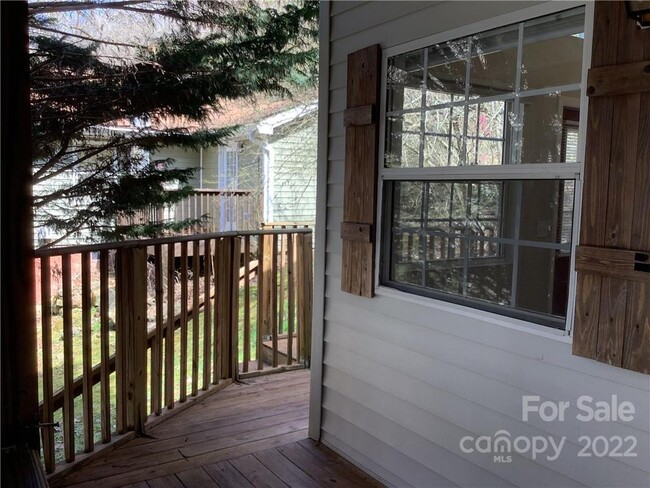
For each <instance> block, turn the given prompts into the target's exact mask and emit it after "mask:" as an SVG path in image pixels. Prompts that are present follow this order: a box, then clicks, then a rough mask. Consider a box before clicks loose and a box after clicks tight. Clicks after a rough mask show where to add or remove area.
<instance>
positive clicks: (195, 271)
mask: <svg viewBox="0 0 650 488" xmlns="http://www.w3.org/2000/svg"><path fill="white" fill-rule="evenodd" d="M199 244H200V243H199V241H198V240H197V241H194V243H193V247H192V396H196V394H197V393H198V392H199V315H200V314H199V308H200V303H201V302H200V300H199V291H200V290H199V286H200V279H199V278H200V274H199V273H200V268H199V264H200V259H201V254H200V246H199ZM204 250H205V242H204Z"/></svg>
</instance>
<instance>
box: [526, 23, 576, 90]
mask: <svg viewBox="0 0 650 488" xmlns="http://www.w3.org/2000/svg"><path fill="white" fill-rule="evenodd" d="M583 32H584V14H582V13H581V12H579V11H576V10H569V11H567V12H564V13H559V14H556V15H552V16H548V17H542V18H541V19H533V20H531V21H528V22H526V23H524V40H523V41H524V42H523V52H522V66H521V87H520V89H521V90H534V89H538V88H548V87H552V86H562V85H569V84H576V83H580V78H581V77H582V49H583V45H584V40H583V37H584V36H583V35H582V34H583Z"/></svg>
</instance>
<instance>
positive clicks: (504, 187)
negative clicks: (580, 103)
mask: <svg viewBox="0 0 650 488" xmlns="http://www.w3.org/2000/svg"><path fill="white" fill-rule="evenodd" d="M387 186H388V188H389V190H388V191H389V192H390V195H389V201H392V202H393V205H392V212H391V215H392V218H391V224H390V228H391V234H392V239H391V255H390V280H391V281H392V282H394V283H397V284H404V285H410V286H414V287H417V288H419V289H428V290H431V291H432V292H434V293H443V294H445V295H452V296H457V297H459V298H462V299H463V300H465V299H472V300H478V301H479V302H478V303H479V305H480V303H483V304H484V306H487V307H497V309H499V307H506V309H509V310H518V311H520V312H521V311H524V312H526V313H527V312H532V313H534V314H542V315H544V316H546V317H547V319H548V320H550V321H553V317H556V318H557V320H561V319H562V318H563V317H565V316H566V307H565V308H564V309H561V307H558V306H557V305H555V306H554V303H557V301H555V302H554V300H553V297H554V296H557V295H558V294H559V295H560V296H563V294H565V293H564V291H563V290H564V287H565V286H566V283H564V282H562V283H560V282H558V281H557V280H555V277H554V276H555V274H554V273H556V272H557V270H558V267H560V266H568V261H566V260H565V259H564V256H566V255H568V252H569V250H570V247H571V231H570V223H571V222H572V221H573V206H572V203H573V187H574V182H573V181H572V180H503V181H395V182H392V183H390V184H389V185H387ZM567 226H568V231H567V230H565V229H567ZM558 290H560V291H562V293H558Z"/></svg>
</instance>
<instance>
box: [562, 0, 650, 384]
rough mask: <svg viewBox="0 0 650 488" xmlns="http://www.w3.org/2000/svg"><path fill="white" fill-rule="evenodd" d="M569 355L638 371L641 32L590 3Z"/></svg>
mask: <svg viewBox="0 0 650 488" xmlns="http://www.w3.org/2000/svg"><path fill="white" fill-rule="evenodd" d="M589 85H590V87H589V90H588V94H589V95H590V99H589V117H588V121H587V140H586V155H585V168H584V190H583V201H582V219H581V222H582V225H581V229H580V244H581V245H580V246H579V247H578V248H577V252H576V270H577V271H578V279H577V290H576V293H577V297H576V315H575V328H574V341H573V353H574V354H576V355H580V356H584V357H588V358H592V359H596V360H598V361H601V362H604V363H607V364H611V365H614V366H619V367H624V368H627V369H634V370H636V371H646V372H647V358H648V357H650V341H648V338H647V333H646V321H645V316H647V313H648V311H647V307H648V305H647V301H648V300H647V291H646V289H647V286H648V283H650V273H648V272H646V271H647V269H646V268H647V263H646V261H647V252H648V251H649V250H650V223H649V220H650V190H649V188H650V169H649V167H650V115H648V113H649V112H650V93H649V92H648V90H650V32H648V31H642V30H639V29H637V28H636V26H635V25H634V22H632V21H631V20H630V19H629V18H628V16H627V14H626V12H625V8H624V6H623V3H622V2H596V5H595V18H594V36H593V46H592V69H591V70H590V73H589Z"/></svg>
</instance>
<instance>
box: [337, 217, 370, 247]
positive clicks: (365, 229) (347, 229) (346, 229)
mask: <svg viewBox="0 0 650 488" xmlns="http://www.w3.org/2000/svg"><path fill="white" fill-rule="evenodd" d="M341 239H344V240H346V241H359V242H372V225H370V224H357V223H354V222H341Z"/></svg>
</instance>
